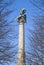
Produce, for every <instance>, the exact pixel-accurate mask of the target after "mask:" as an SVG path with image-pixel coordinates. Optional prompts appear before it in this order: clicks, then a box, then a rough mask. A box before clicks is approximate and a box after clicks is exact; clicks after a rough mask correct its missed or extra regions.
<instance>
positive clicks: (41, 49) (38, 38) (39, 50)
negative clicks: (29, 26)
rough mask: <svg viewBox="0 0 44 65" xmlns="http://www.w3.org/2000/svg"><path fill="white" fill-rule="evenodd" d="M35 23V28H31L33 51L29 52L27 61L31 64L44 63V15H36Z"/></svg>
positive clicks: (39, 64) (41, 64)
mask: <svg viewBox="0 0 44 65" xmlns="http://www.w3.org/2000/svg"><path fill="white" fill-rule="evenodd" d="M34 23H35V25H34V30H29V32H30V33H29V37H28V38H29V40H30V42H31V49H32V51H31V52H29V51H28V52H27V54H28V55H27V61H28V63H29V64H30V65H44V16H39V17H36V18H35V19H34ZM28 57H29V58H28Z"/></svg>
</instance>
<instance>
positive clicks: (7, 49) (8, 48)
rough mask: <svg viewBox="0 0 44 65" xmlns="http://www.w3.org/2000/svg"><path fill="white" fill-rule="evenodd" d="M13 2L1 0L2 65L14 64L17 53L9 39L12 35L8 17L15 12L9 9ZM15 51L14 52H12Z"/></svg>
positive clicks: (11, 0) (0, 38) (0, 50)
mask: <svg viewBox="0 0 44 65" xmlns="http://www.w3.org/2000/svg"><path fill="white" fill-rule="evenodd" d="M13 2H14V1H13V0H9V2H8V1H5V0H0V64H1V65H6V63H7V64H8V63H9V62H12V61H13V60H14V58H15V54H16V51H15V49H14V48H16V47H15V45H11V43H10V41H9V39H12V38H11V34H9V32H11V33H12V30H11V27H10V25H9V24H10V23H11V22H12V21H10V22H8V20H7V17H8V16H9V15H10V14H11V13H12V12H13V10H10V9H9V7H10V6H11V5H12V4H13ZM12 49H14V50H12Z"/></svg>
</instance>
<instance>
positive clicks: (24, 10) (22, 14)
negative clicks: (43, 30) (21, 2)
mask: <svg viewBox="0 0 44 65" xmlns="http://www.w3.org/2000/svg"><path fill="white" fill-rule="evenodd" d="M25 12H26V9H25V8H23V9H22V10H21V12H20V15H19V16H18V20H20V19H21V18H24V19H25V21H26V14H25Z"/></svg>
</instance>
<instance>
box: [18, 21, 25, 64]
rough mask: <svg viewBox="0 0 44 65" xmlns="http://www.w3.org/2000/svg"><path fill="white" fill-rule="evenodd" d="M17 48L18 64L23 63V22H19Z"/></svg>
mask: <svg viewBox="0 0 44 65" xmlns="http://www.w3.org/2000/svg"><path fill="white" fill-rule="evenodd" d="M18 47H19V50H18V65H25V57H24V56H25V53H24V47H25V46H24V22H20V23H19V46H18Z"/></svg>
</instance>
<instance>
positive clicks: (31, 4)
mask: <svg viewBox="0 0 44 65" xmlns="http://www.w3.org/2000/svg"><path fill="white" fill-rule="evenodd" d="M9 1H10V0H5V1H4V2H9ZM13 1H14V3H13V5H11V7H8V8H9V9H13V10H14V12H13V13H12V14H10V15H9V16H8V17H7V20H8V22H10V21H11V20H12V22H11V23H10V24H9V25H10V26H11V29H12V31H13V33H9V35H7V37H8V36H10V37H11V38H12V40H11V39H9V38H8V40H9V41H10V42H11V44H13V45H14V44H16V43H17V44H18V36H16V37H17V39H15V37H13V36H15V34H16V35H17V33H18V30H19V28H18V27H19V26H18V25H19V24H18V22H17V20H16V17H18V16H19V14H20V11H21V9H22V8H25V9H26V23H25V49H26V51H27V50H28V47H30V45H28V44H30V43H29V42H28V38H27V37H28V33H29V31H28V29H32V30H33V29H34V28H33V25H34V22H33V21H34V20H33V19H34V18H35V16H41V15H44V13H43V11H44V9H43V5H41V4H42V3H43V2H42V3H41V0H13ZM7 28H8V27H7ZM16 32H17V33H16ZM30 49H31V47H30ZM11 65H15V64H14V63H12V64H11Z"/></svg>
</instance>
